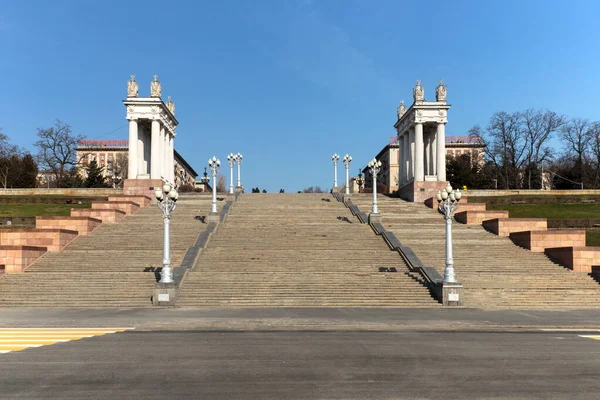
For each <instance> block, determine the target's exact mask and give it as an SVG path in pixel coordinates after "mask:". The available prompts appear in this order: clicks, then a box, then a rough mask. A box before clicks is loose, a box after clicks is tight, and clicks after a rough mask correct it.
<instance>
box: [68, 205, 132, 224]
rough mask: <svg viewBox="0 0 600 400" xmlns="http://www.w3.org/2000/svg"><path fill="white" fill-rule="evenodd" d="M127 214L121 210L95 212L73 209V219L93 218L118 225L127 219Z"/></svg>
mask: <svg viewBox="0 0 600 400" xmlns="http://www.w3.org/2000/svg"><path fill="white" fill-rule="evenodd" d="M125 215H126V214H125V212H123V211H121V210H114V209H113V210H93V209H81V208H79V209H72V210H71V216H72V217H91V218H96V219H99V220H101V221H102V223H116V222H120V221H121V220H122V219H123V218H125Z"/></svg>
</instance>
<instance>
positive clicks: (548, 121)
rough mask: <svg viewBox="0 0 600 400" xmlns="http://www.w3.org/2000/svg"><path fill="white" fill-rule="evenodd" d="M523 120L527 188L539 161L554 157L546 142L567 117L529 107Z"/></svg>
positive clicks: (529, 187)
mask: <svg viewBox="0 0 600 400" xmlns="http://www.w3.org/2000/svg"><path fill="white" fill-rule="evenodd" d="M521 118H522V120H523V123H522V129H523V137H524V139H525V145H526V153H525V162H526V163H527V171H528V174H527V188H528V189H531V174H532V170H533V168H534V167H535V168H537V165H538V163H541V162H544V161H546V160H548V159H550V158H551V157H552V150H551V148H550V147H549V146H547V145H546V144H547V143H548V141H549V140H550V139H552V135H553V134H554V133H556V132H558V131H559V130H560V128H561V127H562V126H563V124H564V122H565V117H563V116H561V115H558V114H556V113H555V112H553V111H549V110H546V111H539V110H533V109H529V110H526V111H524V112H522V113H521Z"/></svg>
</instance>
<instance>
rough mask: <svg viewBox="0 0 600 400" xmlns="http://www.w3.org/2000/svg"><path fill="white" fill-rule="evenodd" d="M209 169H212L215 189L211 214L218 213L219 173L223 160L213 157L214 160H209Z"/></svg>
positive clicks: (213, 189)
mask: <svg viewBox="0 0 600 400" xmlns="http://www.w3.org/2000/svg"><path fill="white" fill-rule="evenodd" d="M208 167H209V168H210V172H212V177H213V188H212V207H211V210H210V212H211V214H216V213H217V173H218V172H219V168H220V167H221V160H219V159H218V158H217V157H215V156H212V158H209V159H208Z"/></svg>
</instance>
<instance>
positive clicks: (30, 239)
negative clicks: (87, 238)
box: [0, 228, 79, 251]
mask: <svg viewBox="0 0 600 400" xmlns="http://www.w3.org/2000/svg"><path fill="white" fill-rule="evenodd" d="M78 235H79V233H78V232H77V231H70V230H67V229H36V228H22V229H1V230H0V244H2V245H3V246H38V247H46V248H47V249H48V251H60V250H61V249H62V248H63V247H65V246H66V245H67V244H69V243H70V242H71V241H72V240H73V239H75V238H76V237H77V236H78Z"/></svg>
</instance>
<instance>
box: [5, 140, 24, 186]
mask: <svg viewBox="0 0 600 400" xmlns="http://www.w3.org/2000/svg"><path fill="white" fill-rule="evenodd" d="M25 154H26V153H25V151H23V149H21V148H19V146H16V145H14V144H12V143H10V141H9V138H8V136H7V135H5V134H4V133H3V132H2V129H0V183H1V184H2V187H3V188H4V189H6V188H7V187H8V186H9V177H10V176H11V175H15V174H16V175H17V176H18V175H20V173H21V172H22V171H19V170H18V166H19V163H15V162H14V160H15V157H17V158H22V157H23V156H24V155H25ZM15 168H16V170H15Z"/></svg>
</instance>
